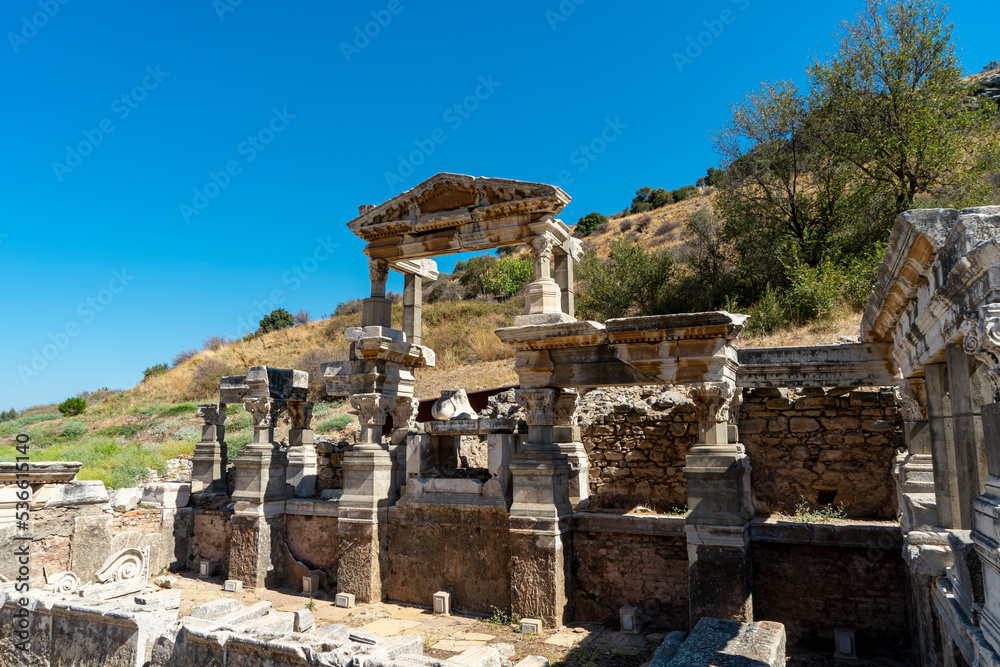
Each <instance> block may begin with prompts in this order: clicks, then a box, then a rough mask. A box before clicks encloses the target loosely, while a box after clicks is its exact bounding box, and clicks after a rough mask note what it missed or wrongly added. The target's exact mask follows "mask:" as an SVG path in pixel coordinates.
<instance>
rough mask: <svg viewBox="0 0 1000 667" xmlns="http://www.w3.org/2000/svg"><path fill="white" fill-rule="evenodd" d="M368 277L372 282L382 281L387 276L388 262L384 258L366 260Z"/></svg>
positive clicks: (386, 278)
mask: <svg viewBox="0 0 1000 667" xmlns="http://www.w3.org/2000/svg"><path fill="white" fill-rule="evenodd" d="M368 277H369V278H371V281H372V282H373V283H384V282H385V281H386V280H388V278H389V262H387V261H386V260H384V259H373V260H371V261H370V262H368Z"/></svg>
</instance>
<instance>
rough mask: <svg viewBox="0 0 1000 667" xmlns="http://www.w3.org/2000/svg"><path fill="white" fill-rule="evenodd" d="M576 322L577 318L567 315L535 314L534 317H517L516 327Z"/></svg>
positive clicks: (515, 320) (515, 318)
mask: <svg viewBox="0 0 1000 667" xmlns="http://www.w3.org/2000/svg"><path fill="white" fill-rule="evenodd" d="M565 322H576V318H575V317H573V316H572V315H567V314H566V313H534V314H532V315H517V316H515V317H514V326H515V327H526V326H532V325H536V324H563V323H565Z"/></svg>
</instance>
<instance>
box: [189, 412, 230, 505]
mask: <svg viewBox="0 0 1000 667" xmlns="http://www.w3.org/2000/svg"><path fill="white" fill-rule="evenodd" d="M198 416H199V417H201V418H202V420H204V424H203V425H202V427H201V441H200V442H198V443H197V444H196V445H195V447H194V454H193V455H192V456H191V490H192V491H193V492H194V493H226V467H227V465H228V457H227V448H226V426H225V423H226V404H225V403H203V404H201V405H199V406H198Z"/></svg>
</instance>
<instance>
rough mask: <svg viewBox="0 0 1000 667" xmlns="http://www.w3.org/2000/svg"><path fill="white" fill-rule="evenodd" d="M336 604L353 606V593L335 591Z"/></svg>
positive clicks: (344, 606)
mask: <svg viewBox="0 0 1000 667" xmlns="http://www.w3.org/2000/svg"><path fill="white" fill-rule="evenodd" d="M337 606H338V607H343V608H344V609H350V608H352V607H353V606H354V594H353V593H337Z"/></svg>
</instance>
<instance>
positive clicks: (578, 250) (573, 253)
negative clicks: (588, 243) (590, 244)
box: [566, 237, 583, 262]
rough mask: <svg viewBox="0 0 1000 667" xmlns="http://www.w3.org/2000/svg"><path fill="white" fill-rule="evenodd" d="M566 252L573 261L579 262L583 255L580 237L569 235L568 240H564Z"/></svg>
mask: <svg viewBox="0 0 1000 667" xmlns="http://www.w3.org/2000/svg"><path fill="white" fill-rule="evenodd" d="M566 254H568V255H569V256H570V257H571V258H572V259H573V261H574V262H579V261H580V259H581V258H582V257H583V243H582V242H581V241H580V239H577V238H573V237H570V239H569V241H567V242H566Z"/></svg>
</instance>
